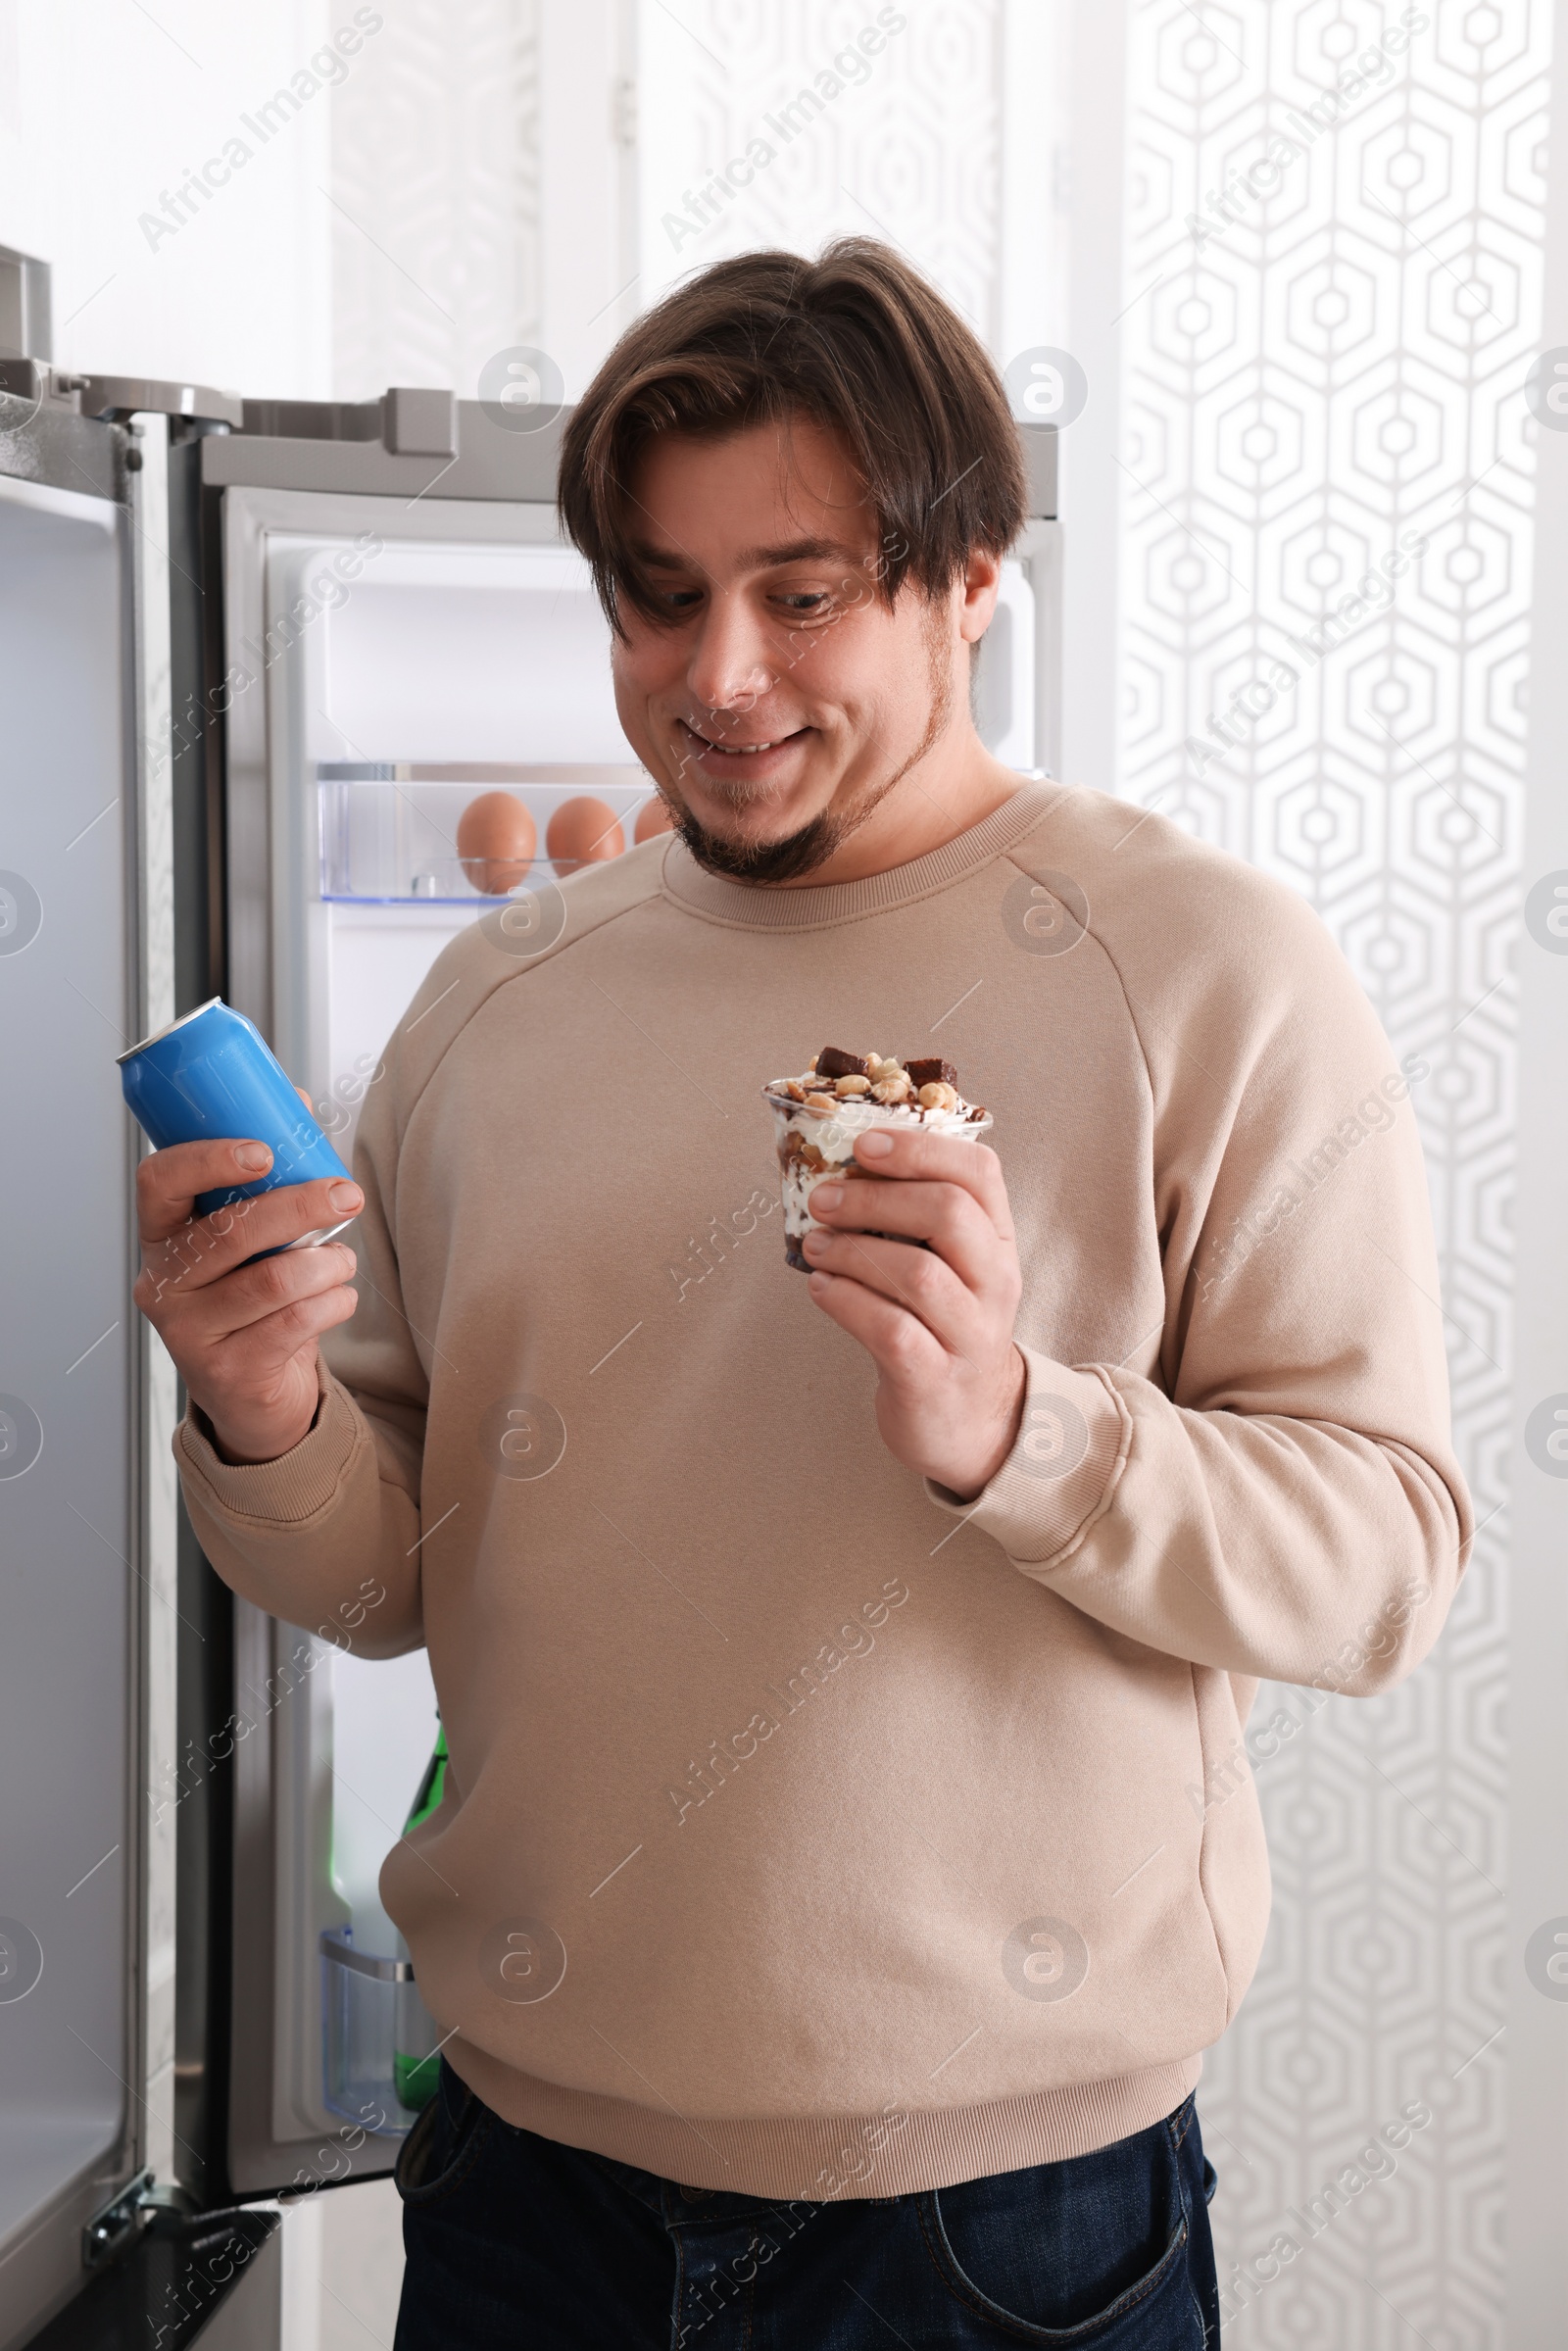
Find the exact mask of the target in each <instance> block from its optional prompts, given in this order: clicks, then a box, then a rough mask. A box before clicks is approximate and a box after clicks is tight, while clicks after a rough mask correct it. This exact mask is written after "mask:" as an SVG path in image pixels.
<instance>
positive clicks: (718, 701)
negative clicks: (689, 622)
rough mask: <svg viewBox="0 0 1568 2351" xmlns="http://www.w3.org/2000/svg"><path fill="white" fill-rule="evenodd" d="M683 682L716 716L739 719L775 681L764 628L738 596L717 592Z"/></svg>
mask: <svg viewBox="0 0 1568 2351" xmlns="http://www.w3.org/2000/svg"><path fill="white" fill-rule="evenodd" d="M686 682H687V685H688V686H689V687H690V689H691V691H692V693H693V694H694V695H695V696H696V698H697V700H698V701H699V702H700V703H702V704H703V706H704V707H705V709H707V710H709V711H711V713H712V715H713V716H714V717H715V718H716V719H720V720H723V719H726V718H728V719H739V718H742V717H744V716H745V714H746V712H747V711H748V710H752V709H754V708H755V706H756V705H757V703H759V702H760V700H761V698H762V696H763V695H764V694H766V693H767V692H768V690H769V688H770V687H772V686H773V685H774V684H775V683H776V682H777V675H776V672H775V671H774V669H773V668H772V667H771V666H770V664H769V662H768V659H767V647H766V644H765V642H764V638H763V632H762V629H761V628H760V624H759V622H758V620H757V618H756V616H755V615H754V614H753V613H752V612H750V611H749V610H748V608H747V605H746V602H745V599H744V598H742V597H736V596H728V595H717V596H714V597H712V598H711V601H710V603H709V607H708V610H707V612H705V614H704V615H703V621H702V626H701V628H700V629H699V630H698V633H697V641H696V643H695V644H694V646H693V647H692V654H691V661H690V663H689V665H688V667H687V671H686Z"/></svg>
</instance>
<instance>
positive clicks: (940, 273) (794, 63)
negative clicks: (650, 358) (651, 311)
mask: <svg viewBox="0 0 1568 2351" xmlns="http://www.w3.org/2000/svg"><path fill="white" fill-rule="evenodd" d="M678 14H679V23H677V22H676V21H675V18H674V16H672V15H671V14H670V13H669V12H667V11H664V10H662V9H661V8H660V7H658V6H657V4H656V5H650V6H646V7H645V8H644V10H643V12H642V15H641V17H640V19H639V41H640V44H641V76H642V79H643V83H644V87H645V89H647V88H649V87H650V85H654V86H657V89H658V93H659V103H658V105H657V107H656V108H650V107H648V106H646V105H645V106H644V108H643V109H642V110H641V118H640V122H639V129H640V133H641V136H642V140H643V146H644V158H643V171H642V186H643V201H642V220H641V257H640V258H641V262H642V269H643V286H644V298H645V299H648V298H649V297H651V296H652V294H654V293H656V292H657V291H658V290H659V289H660V288H662V286H664V285H666V284H667V283H669V282H670V281H671V280H672V279H673V278H676V277H679V276H682V275H684V273H685V272H686V271H687V270H688V269H692V268H693V267H695V266H698V265H700V264H702V263H704V262H709V261H716V260H717V259H718V258H719V257H720V256H721V255H724V254H730V253H741V252H745V251H748V250H749V249H751V248H753V247H755V246H758V245H773V244H779V245H786V246H789V247H790V248H791V249H792V250H794V251H796V252H806V253H812V252H815V251H816V249H817V248H818V246H820V245H822V244H823V243H825V242H826V240H827V239H828V238H829V237H833V236H849V235H858V236H882V237H886V238H887V239H888V241H889V242H890V243H892V244H896V245H901V246H902V247H903V248H904V250H905V251H906V252H907V254H908V255H909V256H910V258H911V259H912V260H913V261H915V262H916V263H917V264H918V265H919V267H920V268H921V269H924V270H926V271H927V273H928V274H929V275H930V276H931V277H933V278H934V279H935V280H936V282H937V283H938V284H939V285H940V286H942V288H943V289H944V291H945V292H946V293H947V295H948V296H949V299H950V300H952V301H953V302H955V303H956V305H957V306H958V308H959V309H960V310H961V311H962V312H963V313H964V315H965V317H967V318H969V319H970V320H971V321H972V323H973V324H974V325H975V326H976V327H977V328H978V329H979V331H980V332H981V333H982V334H983V335H985V336H986V337H987V339H988V340H989V339H991V338H992V337H994V335H995V333H996V330H997V320H998V304H999V295H1000V289H999V286H998V282H997V225H998V195H999V187H998V172H999V160H1000V158H999V145H1000V106H1001V68H1002V57H1001V24H1002V14H1003V10H1002V0H909V4H908V5H899V6H897V7H884V8H881V9H880V10H878V9H877V8H875V7H872V6H869V5H866V4H865V0H790V4H789V5H781V0H684V4H683V6H682V7H681V9H680V10H679V12H678ZM866 26H871V27H873V28H880V29H881V30H882V31H883V32H884V33H885V36H886V45H885V47H884V48H883V49H881V50H880V51H878V52H876V53H875V54H873V55H872V56H870V57H866V56H864V55H857V54H856V53H855V52H854V51H853V50H850V49H849V44H850V42H851V41H852V40H853V39H854V37H855V36H856V35H857V34H858V33H859V32H860V31H861V30H862V29H864V28H865V27H866ZM737 167H738V168H737ZM748 174H749V175H748Z"/></svg>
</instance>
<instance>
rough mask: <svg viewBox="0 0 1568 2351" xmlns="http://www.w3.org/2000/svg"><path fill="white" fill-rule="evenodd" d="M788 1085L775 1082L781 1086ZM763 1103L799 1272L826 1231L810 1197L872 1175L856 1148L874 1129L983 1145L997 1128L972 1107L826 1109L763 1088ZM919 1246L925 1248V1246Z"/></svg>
mask: <svg viewBox="0 0 1568 2351" xmlns="http://www.w3.org/2000/svg"><path fill="white" fill-rule="evenodd" d="M783 1082H784V1081H783V1080H782V1079H778V1080H775V1081H774V1083H775V1084H776V1085H781V1084H782V1083H783ZM762 1100H763V1101H764V1102H766V1103H767V1105H768V1107H769V1109H770V1110H771V1111H772V1113H773V1139H774V1142H775V1144H776V1145H777V1148H778V1163H779V1172H780V1175H781V1177H782V1180H783V1186H784V1254H785V1256H786V1257H787V1259H788V1260H789V1262H790V1264H791V1265H793V1266H794V1267H795V1269H796V1271H797V1272H798V1273H809V1272H810V1270H811V1267H810V1264H809V1260H808V1258H807V1257H806V1255H805V1253H804V1251H803V1249H802V1248H801V1244H802V1242H803V1241H804V1240H805V1239H806V1236H807V1234H808V1233H810V1232H824V1231H826V1230H827V1227H825V1226H822V1225H818V1224H817V1222H816V1219H815V1218H814V1217H813V1216H812V1214H811V1212H810V1208H809V1204H808V1203H809V1200H810V1197H811V1194H812V1193H813V1192H814V1191H815V1190H816V1187H817V1185H818V1184H821V1183H825V1182H826V1180H827V1178H828V1177H829V1176H837V1177H839V1178H840V1179H841V1181H842V1180H853V1179H854V1178H856V1177H858V1176H864V1175H866V1174H868V1173H869V1172H870V1171H869V1170H868V1169H866V1168H863V1167H862V1166H861V1165H860V1163H859V1161H858V1159H857V1157H856V1156H855V1146H856V1144H857V1143H858V1141H859V1138H860V1137H861V1136H862V1135H864V1134H867V1133H869V1131H870V1130H871V1128H872V1127H892V1128H895V1129H904V1130H906V1131H907V1132H909V1133H923V1134H927V1135H942V1136H954V1137H956V1139H957V1140H958V1141H960V1142H967V1143H978V1142H979V1141H980V1138H981V1137H982V1135H989V1134H990V1132H991V1129H992V1127H993V1126H994V1125H995V1124H996V1121H995V1120H994V1119H993V1117H992V1115H991V1113H990V1111H989V1110H984V1111H982V1112H981V1114H980V1116H979V1117H978V1118H975V1117H972V1116H971V1115H970V1113H969V1110H968V1108H967V1107H966V1108H965V1109H963V1110H961V1111H959V1110H924V1111H921V1110H911V1109H909V1108H907V1106H906V1105H905V1104H903V1103H901V1102H872V1101H870V1100H869V1098H868V1097H867V1096H865V1095H863V1094H860V1095H852V1096H848V1097H846V1098H845V1099H843V1100H841V1101H835V1102H834V1103H833V1105H832V1107H831V1109H827V1110H817V1109H813V1108H812V1106H811V1105H810V1103H809V1102H795V1101H792V1100H791V1098H790V1097H789V1096H788V1095H786V1094H777V1093H775V1092H774V1090H773V1087H772V1086H764V1087H763V1088H762ZM896 1238H899V1239H902V1238H903V1236H902V1235H899V1236H896ZM915 1246H916V1247H919V1248H922V1249H923V1248H924V1247H925V1244H924V1243H923V1242H921V1243H917V1244H916V1245H915Z"/></svg>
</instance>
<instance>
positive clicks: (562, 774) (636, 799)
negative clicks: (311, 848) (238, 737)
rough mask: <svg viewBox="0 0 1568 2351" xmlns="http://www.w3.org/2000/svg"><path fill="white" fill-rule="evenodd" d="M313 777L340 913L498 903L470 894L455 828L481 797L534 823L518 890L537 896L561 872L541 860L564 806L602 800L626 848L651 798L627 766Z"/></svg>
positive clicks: (379, 770)
mask: <svg viewBox="0 0 1568 2351" xmlns="http://www.w3.org/2000/svg"><path fill="white" fill-rule="evenodd" d="M316 777H317V789H318V794H319V802H320V826H321V882H320V888H321V896H322V898H323V899H324V900H326V901H327V902H328V903H329V904H333V905H338V906H467V907H472V908H478V907H481V906H495V905H498V904H500V903H501V901H500V900H499V899H498V898H494V897H489V896H487V895H486V894H485V893H483V892H482V891H480V890H479V889H477V888H475V886H474V884H473V883H472V882H471V881H470V880H469V878H468V876H467V874H466V872H465V870H464V866H463V862H462V860H461V859H460V857H459V856H458V824H459V820H460V819H461V817H462V815H463V812H464V810H465V808H466V807H467V806H468V804H469V802H470V801H472V800H476V799H477V798H479V796H480V795H481V794H482V793H489V792H507V793H510V794H511V795H512V796H513V797H514V798H515V799H516V800H518V801H520V802H521V803H522V805H523V806H524V808H526V809H527V810H528V813H529V815H530V816H531V817H532V818H533V822H534V828H535V835H536V840H537V846H538V852H539V854H538V855H537V856H536V857H534V858H533V861H532V863H531V865H530V866H529V869H528V871H527V873H526V874H525V875H524V876H523V877H522V878H521V879H520V880H519V881H518V882H517V884H516V888H517V889H524V888H527V887H528V886H529V885H530V884H531V885H532V886H533V887H535V888H537V886H538V885H539V883H540V882H543V881H549V880H553V879H554V878H556V876H557V874H558V872H559V871H560V870H561V869H560V868H558V867H557V865H556V864H555V863H554V862H553V861H552V860H551V858H550V857H548V856H547V855H546V854H545V835H546V832H547V829H548V827H549V823H550V819H551V817H552V816H553V815H554V814H555V812H556V810H557V809H558V808H560V807H561V806H562V805H563V804H564V802H566V801H568V800H576V799H582V798H592V799H594V800H598V801H602V802H603V803H604V805H605V807H606V808H609V809H610V810H611V811H612V813H613V816H614V817H615V818H616V820H617V821H618V823H619V825H620V829H621V839H622V846H623V847H629V846H630V844H631V838H632V829H633V826H634V825H635V823H636V820H637V815H638V812H639V811H640V809H641V808H643V807H644V806H645V805H646V803H647V802H648V801H649V800H651V799H652V798H653V797H654V788H653V784H652V781H651V779H650V778H649V776H648V773H647V771H646V769H644V768H642V767H640V766H638V765H637V764H636V763H635V762H634V761H632V760H627V761H626V762H625V764H624V765H618V764H617V765H609V764H605V763H602V762H601V763H594V762H587V761H584V762H581V763H575V764H574V763H572V762H570V761H560V760H558V761H556V762H555V763H553V764H551V765H515V764H501V763H494V762H487V763H484V764H479V763H466V764H465V763H460V762H453V763H450V764H445V765H437V764H433V763H418V762H415V761H394V760H380V761H375V760H359V761H349V760H342V759H323V760H321V761H319V763H318V765H317V769H316ZM472 861H473V860H470V862H472ZM567 870H569V868H567Z"/></svg>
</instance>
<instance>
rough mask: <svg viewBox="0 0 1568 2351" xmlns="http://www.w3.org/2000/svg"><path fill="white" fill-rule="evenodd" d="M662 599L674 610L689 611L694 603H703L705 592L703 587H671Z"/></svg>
mask: <svg viewBox="0 0 1568 2351" xmlns="http://www.w3.org/2000/svg"><path fill="white" fill-rule="evenodd" d="M702 601H703V592H702V590H701V588H669V589H666V590H665V593H664V595H663V598H662V602H663V604H664V605H665V606H667V608H668V610H669V611H670V612H690V610H691V608H692V606H693V605H694V604H701V603H702Z"/></svg>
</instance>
